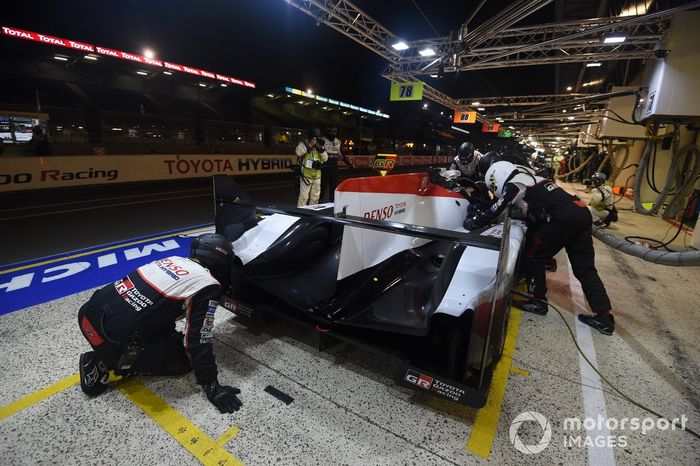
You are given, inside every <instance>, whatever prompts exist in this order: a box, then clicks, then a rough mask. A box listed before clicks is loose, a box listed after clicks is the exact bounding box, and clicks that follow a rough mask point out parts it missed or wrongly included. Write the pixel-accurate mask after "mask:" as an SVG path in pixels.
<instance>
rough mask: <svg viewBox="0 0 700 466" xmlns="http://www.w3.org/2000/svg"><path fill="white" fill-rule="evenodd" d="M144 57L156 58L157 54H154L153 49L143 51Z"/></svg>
mask: <svg viewBox="0 0 700 466" xmlns="http://www.w3.org/2000/svg"><path fill="white" fill-rule="evenodd" d="M143 56H144V57H146V58H156V54H155V53H153V50H151V49H146V50H144V51H143Z"/></svg>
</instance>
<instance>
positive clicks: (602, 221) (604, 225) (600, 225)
mask: <svg viewBox="0 0 700 466" xmlns="http://www.w3.org/2000/svg"><path fill="white" fill-rule="evenodd" d="M593 225H595V226H597V227H607V226H608V225H609V223H608V224H607V225H606V224H605V220H602V219H601V220H596V221H595V222H593Z"/></svg>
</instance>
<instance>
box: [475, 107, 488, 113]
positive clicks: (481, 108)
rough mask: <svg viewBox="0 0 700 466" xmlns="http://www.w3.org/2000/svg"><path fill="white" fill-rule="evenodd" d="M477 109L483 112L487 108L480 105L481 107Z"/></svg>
mask: <svg viewBox="0 0 700 466" xmlns="http://www.w3.org/2000/svg"><path fill="white" fill-rule="evenodd" d="M477 110H478V111H480V112H483V111H484V110H486V109H485V108H484V107H479V108H477Z"/></svg>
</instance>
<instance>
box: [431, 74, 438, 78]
mask: <svg viewBox="0 0 700 466" xmlns="http://www.w3.org/2000/svg"><path fill="white" fill-rule="evenodd" d="M430 77H431V78H437V77H438V76H437V75H436V74H431V75H430Z"/></svg>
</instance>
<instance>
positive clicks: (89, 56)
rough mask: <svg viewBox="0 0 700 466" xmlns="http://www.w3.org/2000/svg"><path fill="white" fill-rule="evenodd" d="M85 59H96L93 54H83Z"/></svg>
mask: <svg viewBox="0 0 700 466" xmlns="http://www.w3.org/2000/svg"><path fill="white" fill-rule="evenodd" d="M85 59H87V60H97V57H96V56H94V55H85Z"/></svg>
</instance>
